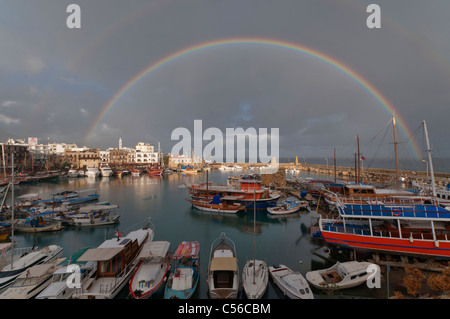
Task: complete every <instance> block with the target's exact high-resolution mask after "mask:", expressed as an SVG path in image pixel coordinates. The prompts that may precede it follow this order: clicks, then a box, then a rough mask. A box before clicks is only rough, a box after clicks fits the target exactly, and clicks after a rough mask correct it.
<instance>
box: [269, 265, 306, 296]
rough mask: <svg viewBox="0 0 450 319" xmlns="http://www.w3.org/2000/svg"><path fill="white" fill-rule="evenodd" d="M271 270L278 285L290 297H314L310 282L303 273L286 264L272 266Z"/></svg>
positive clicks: (271, 274)
mask: <svg viewBox="0 0 450 319" xmlns="http://www.w3.org/2000/svg"><path fill="white" fill-rule="evenodd" d="M269 272H270V276H271V277H272V279H273V281H274V282H275V284H276V285H277V287H278V288H280V289H281V291H282V292H283V294H284V295H285V296H287V297H288V298H290V299H314V295H313V293H312V291H311V289H310V288H309V285H308V282H307V281H306V279H305V278H304V277H303V275H302V274H301V273H299V272H295V271H293V270H292V269H290V268H288V267H287V266H285V265H273V266H270V267H269Z"/></svg>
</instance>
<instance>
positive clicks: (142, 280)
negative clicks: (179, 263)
mask: <svg viewBox="0 0 450 319" xmlns="http://www.w3.org/2000/svg"><path fill="white" fill-rule="evenodd" d="M169 248H170V242H168V241H152V242H147V243H146V244H145V245H144V247H142V250H141V252H140V253H139V255H138V257H137V259H138V260H139V264H138V266H137V268H136V270H135V272H134V274H133V277H132V278H131V280H130V284H129V289H130V295H131V296H132V297H133V298H134V299H148V298H150V297H151V296H152V295H154V294H155V293H157V292H158V291H160V289H162V287H163V286H164V280H165V279H166V276H167V273H168V271H169V269H170V252H169Z"/></svg>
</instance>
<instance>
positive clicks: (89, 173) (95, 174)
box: [86, 167, 100, 177]
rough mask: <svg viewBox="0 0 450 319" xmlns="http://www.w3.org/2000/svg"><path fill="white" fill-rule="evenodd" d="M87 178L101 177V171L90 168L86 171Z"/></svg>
mask: <svg viewBox="0 0 450 319" xmlns="http://www.w3.org/2000/svg"><path fill="white" fill-rule="evenodd" d="M86 176H87V177H98V176H100V170H99V169H98V168H97V167H88V168H87V169H86Z"/></svg>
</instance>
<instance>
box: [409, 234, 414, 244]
mask: <svg viewBox="0 0 450 319" xmlns="http://www.w3.org/2000/svg"><path fill="white" fill-rule="evenodd" d="M413 241H414V238H413V235H412V234H411V236H409V242H410V243H411V244H412V243H413Z"/></svg>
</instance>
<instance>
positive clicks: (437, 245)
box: [434, 240, 439, 248]
mask: <svg viewBox="0 0 450 319" xmlns="http://www.w3.org/2000/svg"><path fill="white" fill-rule="evenodd" d="M434 245H435V246H436V247H437V248H439V242H438V241H437V240H436V241H435V242H434Z"/></svg>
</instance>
